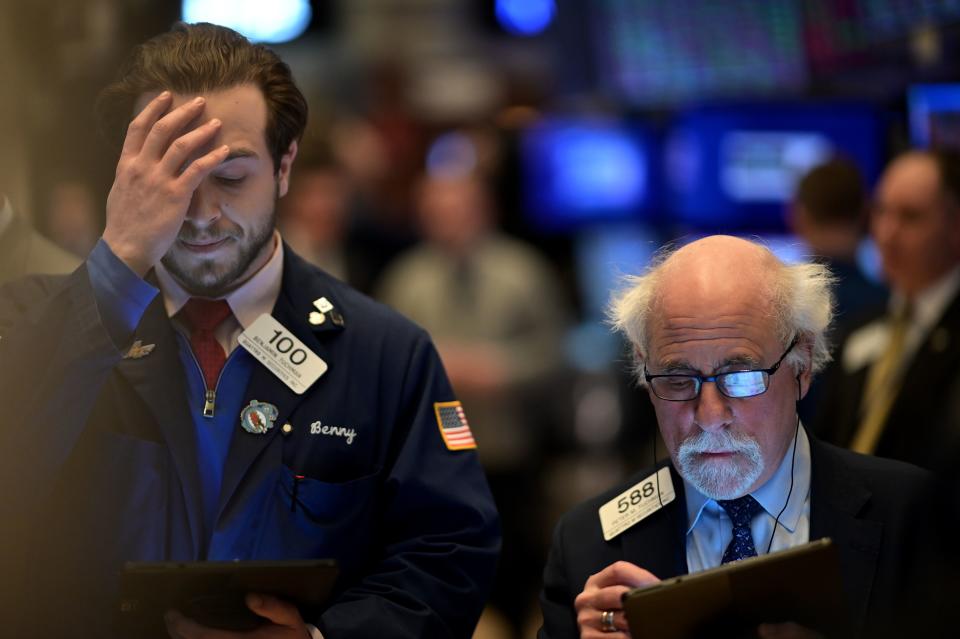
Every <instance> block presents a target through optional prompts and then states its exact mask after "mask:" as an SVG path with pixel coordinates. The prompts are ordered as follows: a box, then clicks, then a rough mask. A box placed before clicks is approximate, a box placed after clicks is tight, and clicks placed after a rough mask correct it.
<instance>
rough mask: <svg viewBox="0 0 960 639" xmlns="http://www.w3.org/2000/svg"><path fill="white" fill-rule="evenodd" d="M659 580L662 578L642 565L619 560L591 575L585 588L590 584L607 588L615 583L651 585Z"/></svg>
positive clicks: (636, 586)
mask: <svg viewBox="0 0 960 639" xmlns="http://www.w3.org/2000/svg"><path fill="white" fill-rule="evenodd" d="M659 581H660V579H658V578H657V576H656V575H654V574H653V573H652V572H650V571H649V570H644V569H643V568H641V567H640V566H637V565H636V564H631V563H630V562H628V561H618V562H616V563H612V564H610V565H609V566H607V567H606V568H604V569H603V570H601V571H600V572H598V573H597V574H595V575H591V576H590V578H589V579H587V583H586V587H585V588H584V590H586V589H587V588H589V587H590V586H593V587H595V588H605V587H607V586H614V585H622V586H630V587H631V588H639V587H640V586H650V585H652V584H655V583H658V582H659Z"/></svg>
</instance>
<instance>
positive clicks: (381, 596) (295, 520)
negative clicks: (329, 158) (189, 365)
mask: <svg viewBox="0 0 960 639" xmlns="http://www.w3.org/2000/svg"><path fill="white" fill-rule="evenodd" d="M285 256H286V257H285V260H284V265H283V284H282V288H281V293H280V297H279V299H278V301H277V304H276V307H275V309H274V311H273V316H274V317H275V318H276V319H277V320H279V321H280V323H281V324H283V325H284V326H285V327H287V329H289V330H290V331H291V332H293V333H294V334H295V335H296V336H297V337H298V338H299V339H300V340H301V341H303V342H304V343H305V344H306V345H307V346H309V347H310V348H311V349H312V350H313V351H314V352H315V353H316V354H317V355H319V356H320V357H321V358H322V359H323V360H324V361H326V362H327V364H328V365H329V370H328V371H327V372H326V373H325V374H324V375H323V376H322V377H321V378H320V379H319V380H318V381H317V382H316V383H315V384H314V385H313V386H312V387H311V388H310V389H309V390H308V391H307V392H306V393H304V394H303V395H296V394H295V393H294V392H293V391H291V390H290V389H289V388H287V386H285V385H284V384H283V383H282V382H281V381H280V380H278V379H277V378H276V377H274V376H273V374H272V373H270V372H269V371H268V370H267V369H266V368H264V367H262V366H260V365H259V364H257V365H256V367H255V370H254V372H253V375H252V377H251V379H250V382H249V385H248V388H247V390H246V395H245V397H244V402H243V404H244V405H245V404H247V402H248V401H249V400H254V399H255V400H258V401H262V402H269V403H271V404H273V405H275V406H277V408H278V409H279V416H278V418H277V421H276V424H277V426H276V427H275V428H273V429H272V430H270V431H269V432H268V433H266V434H264V435H254V434H250V433H247V432H245V431H243V430H241V429H240V427H239V416H238V417H237V431H236V432H235V433H234V436H233V439H232V442H231V447H230V450H229V454H228V457H227V460H226V465H225V471H224V476H223V489H222V493H221V498H220V503H219V514H218V516H217V519H216V524H215V530H214V531H213V534H212V535H211V534H209V533H208V532H207V531H204V530H203V529H202V527H203V523H202V522H203V514H202V508H201V490H200V485H199V473H198V463H200V461H199V459H198V455H197V450H196V444H195V440H194V433H193V428H194V427H193V424H192V421H191V417H190V414H189V413H188V410H187V406H186V401H185V392H186V391H185V382H184V373H183V370H182V364H181V362H180V360H179V358H178V346H177V342H176V336H175V334H174V332H173V328H172V326H171V324H170V322H169V320H168V319H167V317H166V313H165V312H164V309H163V303H162V299H161V296H159V295H158V296H157V297H156V298H155V299H154V301H153V303H152V304H151V305H150V307H149V308H148V310H147V312H146V313H145V315H144V317H143V319H142V321H141V322H140V324H139V326H138V327H137V328H136V331H135V335H134V336H133V337H132V339H135V340H141V342H142V344H155V349H154V350H153V351H152V352H151V353H150V354H149V355H147V356H145V357H142V358H139V359H134V358H123V350H124V348H125V347H123V348H117V346H115V345H114V344H113V342H112V341H111V339H110V336H109V335H108V333H107V331H106V330H105V328H104V326H103V324H102V322H101V319H100V316H99V313H98V310H97V306H96V302H95V300H94V295H93V290H92V287H91V285H90V281H89V275H88V273H87V270H86V267H85V266H81V267H80V268H79V269H78V270H77V271H76V272H74V273H73V274H72V275H70V276H69V277H67V278H60V279H55V278H49V277H48V278H32V279H29V280H23V281H20V282H18V283H16V284H14V285H9V286H7V287H6V288H5V289H3V290H2V291H0V337H2V339H0V406H3V407H5V412H6V413H7V417H8V419H5V420H3V421H2V423H0V481H2V484H0V485H3V486H5V488H4V489H3V490H2V491H0V521H2V522H4V525H3V533H0V534H2V535H3V537H2V538H0V546H2V547H3V550H0V558H2V559H3V560H4V562H5V563H6V564H7V565H6V566H2V567H0V569H3V570H4V574H5V575H15V576H16V577H14V578H6V577H5V578H4V581H5V582H6V583H5V584H4V585H3V588H4V589H5V590H6V589H9V592H4V593H0V594H2V595H3V598H2V599H0V601H3V602H4V603H3V604H2V605H3V606H4V607H5V608H7V610H4V611H3V613H4V617H5V618H4V619H0V624H3V625H0V627H4V628H9V627H10V626H9V622H8V620H11V621H12V620H17V619H19V620H24V619H26V620H27V624H26V626H25V627H24V628H23V629H21V630H20V633H21V634H16V633H15V634H12V635H8V636H20V637H30V636H37V637H51V636H73V637H87V636H90V637H104V636H112V634H111V633H113V632H114V630H113V629H112V628H111V625H112V623H113V622H112V620H113V615H114V610H115V608H116V603H117V585H118V582H117V573H118V571H119V569H120V567H121V565H122V563H123V562H124V561H126V560H197V559H204V558H206V557H207V556H210V557H213V556H216V557H230V558H239V559H291V558H334V559H336V560H337V561H338V562H339V564H340V568H341V571H342V574H341V577H340V581H339V584H338V586H337V592H336V594H335V597H334V600H333V601H332V603H331V605H330V606H329V607H328V608H327V609H326V610H325V612H323V614H322V615H321V616H320V617H319V618H317V619H308V620H307V621H308V622H311V623H314V624H315V625H317V626H318V627H319V628H320V629H321V631H322V632H323V633H324V635H325V636H326V637H327V639H344V638H349V637H397V638H400V637H438V638H441V637H469V636H470V635H471V633H472V630H473V627H474V625H475V623H476V620H477V618H478V616H479V614H480V611H481V609H482V607H483V604H484V601H485V599H486V596H487V592H488V589H489V586H490V583H491V580H492V577H493V572H494V567H495V563H496V557H497V553H498V550H499V542H500V536H499V529H498V522H497V515H496V510H495V507H494V504H493V501H492V498H491V496H490V493H489V491H488V488H487V483H486V480H485V478H484V476H483V472H482V470H481V467H480V464H479V462H478V459H477V455H476V453H475V451H470V450H467V451H451V450H448V449H447V447H446V446H445V444H444V442H443V439H442V437H441V434H440V429H439V426H438V421H437V416H436V412H435V409H434V404H435V403H436V402H446V401H452V400H454V399H455V397H454V395H453V392H452V390H451V388H450V385H449V383H448V381H447V379H446V376H445V374H444V371H443V367H442V365H441V363H440V360H439V358H438V356H437V354H436V352H435V350H434V348H433V345H432V344H431V342H430V339H429V337H428V336H427V335H426V333H425V332H424V331H423V330H422V329H420V328H418V327H416V326H414V325H413V324H412V323H410V322H408V321H407V320H405V319H404V318H402V317H400V316H399V315H397V314H396V313H394V312H392V311H391V310H389V309H388V308H386V307H384V306H382V305H380V304H377V303H375V302H373V301H371V300H369V299H367V298H366V297H364V296H362V295H360V294H359V293H357V292H355V291H354V290H352V289H350V288H349V287H348V286H346V285H345V284H343V283H341V282H339V281H337V280H336V279H334V278H332V277H330V276H328V275H326V274H324V273H323V272H321V271H319V270H317V269H315V268H313V267H312V266H309V265H307V264H306V263H305V262H303V261H302V260H301V259H300V258H298V257H297V256H296V255H294V254H293V252H292V251H290V250H289V248H287V249H286V250H285ZM321 296H323V297H326V298H327V299H328V300H329V301H330V302H331V303H332V304H333V305H334V307H335V308H336V309H337V310H338V311H339V312H340V313H341V314H342V316H343V319H344V322H343V326H338V325H337V324H335V323H333V322H332V321H327V322H325V323H323V324H322V325H320V326H311V325H310V324H309V322H308V321H307V318H308V315H309V313H310V312H311V311H312V310H315V309H314V308H313V305H312V303H313V300H315V299H317V298H319V297H321ZM131 341H132V340H131ZM11 418H12V419H11ZM317 421H320V422H321V423H322V424H324V425H331V426H341V427H344V428H349V429H353V430H355V432H356V435H355V437H353V439H352V442H349V441H348V438H346V437H342V436H336V435H330V434H325V433H323V432H316V431H321V429H317V428H314V429H311V424H313V423H314V422H317ZM286 423H289V424H290V425H291V427H292V430H291V432H290V433H289V434H286V433H284V432H283V429H282V428H281V425H282V424H286ZM312 430H313V431H314V432H311V431H312ZM294 475H303V476H305V479H303V480H302V481H301V482H300V485H299V486H298V492H297V501H298V507H297V508H296V509H295V511H294V512H291V507H290V506H291V500H292V499H293V495H292V485H293V481H294V480H293V477H294ZM208 552H209V555H208ZM33 613H39V616H34V614H33ZM4 634H5V635H6V634H7V633H6V631H4Z"/></svg>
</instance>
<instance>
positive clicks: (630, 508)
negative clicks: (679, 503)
mask: <svg viewBox="0 0 960 639" xmlns="http://www.w3.org/2000/svg"><path fill="white" fill-rule="evenodd" d="M658 484H659V487H660V498H659V499H658V498H657V486H658ZM676 497H677V494H676V493H675V492H674V490H673V479H671V477H670V469H669V468H661V469H660V470H659V471H658V472H656V473H654V474H652V475H650V476H649V477H647V478H646V479H641V480H640V481H639V482H637V483H636V484H634V485H633V486H631V487H630V488H628V489H627V490H625V491H623V492H622V493H620V494H619V495H617V496H616V497H614V498H613V499H611V500H610V501H608V502H607V503H605V504H604V505H603V506H600V512H599V514H600V526H601V527H602V528H603V538H604V539H605V540H607V541H610V540H611V539H613V538H614V537H616V536H617V535H619V534H620V533H622V532H623V531H624V530H627V529H628V528H630V527H631V526H633V525H634V524H636V523H637V522H639V521H642V520H643V519H646V518H647V517H649V516H650V515H652V514H653V513H655V512H657V511H658V510H660V509H661V508H663V507H664V506H666V505H667V504H669V503H670V502H672V501H673V500H674V499H676Z"/></svg>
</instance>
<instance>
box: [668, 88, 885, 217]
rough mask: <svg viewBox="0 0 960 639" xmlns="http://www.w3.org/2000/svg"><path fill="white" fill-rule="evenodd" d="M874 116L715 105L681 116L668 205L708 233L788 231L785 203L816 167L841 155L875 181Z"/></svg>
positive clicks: (848, 108) (832, 109)
mask: <svg viewBox="0 0 960 639" xmlns="http://www.w3.org/2000/svg"><path fill="white" fill-rule="evenodd" d="M880 133H881V128H880V121H879V117H878V116H877V114H876V113H875V112H874V111H873V110H871V109H870V108H869V107H866V106H854V105H819V106H800V105H789V106H788V105H784V106H775V105H763V106H757V105H754V106H731V107H711V108H703V109H696V110H691V111H688V112H686V113H684V114H681V115H680V116H679V117H678V118H677V121H676V122H675V125H674V126H673V127H672V128H671V130H670V132H669V133H668V135H667V137H666V140H665V148H664V171H665V182H666V187H667V196H666V200H667V208H668V209H669V212H670V219H671V221H673V222H674V223H675V224H679V225H681V226H685V227H690V228H694V229H704V230H738V229H743V230H750V229H757V230H766V231H778V230H783V229H784V228H785V223H784V204H785V203H786V202H788V201H789V200H790V198H791V197H792V194H793V191H794V188H795V187H796V184H797V182H798V180H799V179H800V178H801V177H802V176H803V175H804V174H805V173H806V172H807V171H809V170H810V169H811V168H813V167H814V166H816V165H817V164H820V163H822V162H824V161H826V160H828V159H829V158H830V157H831V156H833V155H836V154H840V155H844V156H846V157H848V158H849V159H851V160H852V161H854V162H856V163H857V164H858V165H859V167H860V169H861V171H863V173H864V175H865V176H866V177H867V179H868V181H869V182H870V183H872V182H873V181H874V179H875V178H876V175H877V172H878V170H879V161H880V158H881V157H882V155H881V148H880V145H881V135H880Z"/></svg>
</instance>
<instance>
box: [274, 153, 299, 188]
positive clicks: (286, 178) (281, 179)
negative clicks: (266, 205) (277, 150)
mask: <svg viewBox="0 0 960 639" xmlns="http://www.w3.org/2000/svg"><path fill="white" fill-rule="evenodd" d="M297 148H298V147H297V141H296V140H294V141H293V142H291V143H290V146H289V147H287V152H286V153H284V154H283V157H281V158H280V168H279V169H278V170H277V197H283V196H284V195H286V194H287V191H289V190H290V169H291V168H293V161H294V160H295V159H296V157H297Z"/></svg>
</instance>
